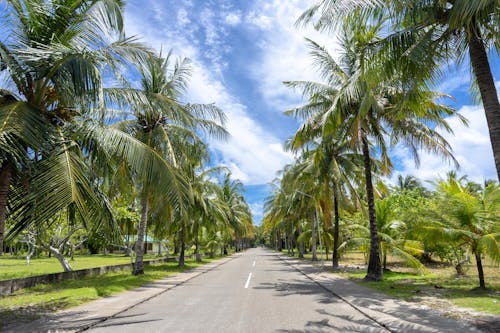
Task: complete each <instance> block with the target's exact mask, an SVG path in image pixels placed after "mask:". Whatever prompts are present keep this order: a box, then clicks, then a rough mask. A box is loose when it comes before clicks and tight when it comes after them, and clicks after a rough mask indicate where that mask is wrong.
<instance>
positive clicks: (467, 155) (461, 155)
mask: <svg viewBox="0 0 500 333" xmlns="http://www.w3.org/2000/svg"><path fill="white" fill-rule="evenodd" d="M459 113H460V114H461V115H462V116H464V117H466V118H467V119H468V120H469V127H466V126H464V125H463V124H462V123H461V122H460V120H459V119H458V117H456V116H454V117H450V118H449V119H448V122H449V124H450V126H451V127H452V128H453V130H454V133H455V135H453V134H449V133H441V134H442V135H443V136H444V137H445V139H446V140H447V141H448V142H449V143H450V145H451V147H452V149H453V152H454V156H455V158H456V159H457V160H458V162H459V164H460V168H459V170H458V173H459V174H464V175H467V176H468V177H469V179H471V180H473V181H475V182H478V183H482V182H483V181H484V180H485V179H496V169H495V163H494V160H493V152H492V149H491V144H490V139H489V131H488V126H487V124H486V118H485V114H484V109H483V107H482V106H463V107H462V108H461V109H460V110H459ZM394 154H395V156H396V157H397V158H398V159H400V160H401V162H402V166H401V169H400V170H396V172H395V175H397V173H398V172H401V173H403V174H411V175H415V176H416V177H418V178H420V179H423V180H431V181H434V180H437V179H439V178H444V177H445V175H446V173H447V172H448V171H450V170H453V169H454V166H453V165H451V164H449V163H445V162H443V159H442V158H440V157H438V156H436V155H432V154H429V153H424V152H423V153H421V155H420V157H421V158H420V160H421V166H420V168H418V169H417V168H416V167H415V164H414V162H413V159H412V158H411V157H410V154H409V151H408V150H407V149H406V148H403V147H398V148H396V149H395V151H394ZM395 175H394V176H393V177H395Z"/></svg>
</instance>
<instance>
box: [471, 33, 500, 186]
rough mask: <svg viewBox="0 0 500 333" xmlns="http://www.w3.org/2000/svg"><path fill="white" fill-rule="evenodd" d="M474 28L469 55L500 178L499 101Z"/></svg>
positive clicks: (479, 39)
mask: <svg viewBox="0 0 500 333" xmlns="http://www.w3.org/2000/svg"><path fill="white" fill-rule="evenodd" d="M476 30H477V31H476V33H471V34H470V36H469V55H470V61H471V64H472V68H473V71H474V75H475V77H476V81H477V84H478V86H479V91H480V92H481V99H482V101H483V105H484V112H485V114H486V120H487V122H488V129H489V132H490V141H491V147H492V148H493V156H494V158H495V165H496V169H497V177H498V179H499V180H500V103H499V101H498V95H497V90H496V88H495V82H494V81H493V75H492V74H491V68H490V64H489V62H488V55H487V53H486V49H485V47H484V43H483V40H482V39H481V35H480V32H479V29H476Z"/></svg>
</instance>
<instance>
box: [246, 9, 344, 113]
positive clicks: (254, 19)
mask: <svg viewBox="0 0 500 333" xmlns="http://www.w3.org/2000/svg"><path fill="white" fill-rule="evenodd" d="M310 5H311V2H310V1H298V0H292V1H286V2H285V1H281V0H274V1H267V0H260V1H256V3H255V8H256V11H257V10H258V11H259V13H260V14H256V11H255V12H252V13H251V14H250V16H249V18H248V20H249V22H250V23H251V24H254V25H255V26H256V27H257V28H259V29H261V30H265V32H259V37H260V38H261V40H258V45H259V46H260V48H261V56H260V57H258V58H257V59H255V62H254V63H253V64H251V69H252V72H253V77H254V79H255V80H256V81H258V82H259V89H260V92H261V94H262V95H263V97H264V99H265V101H266V102H267V103H268V104H269V105H270V106H271V107H273V108H275V109H276V110H277V111H279V112H281V111H284V110H286V109H288V108H290V107H293V106H297V105H299V104H300V103H301V100H302V99H301V97H300V92H294V91H292V90H291V89H290V88H287V87H285V86H284V85H283V81H292V80H318V76H317V75H316V72H315V71H314V69H313V63H312V61H311V59H310V56H309V51H308V48H307V44H306V42H305V40H304V37H308V38H310V39H313V40H314V41H316V42H318V43H320V45H326V46H328V48H329V49H330V50H332V49H333V48H335V45H336V43H335V42H333V39H332V38H329V37H327V36H325V35H324V34H320V33H318V32H317V31H315V30H314V29H312V28H311V27H307V28H297V27H295V21H296V20H297V18H298V17H299V16H300V14H301V13H302V12H303V11H304V10H305V9H307V8H308V7H309V6H310Z"/></svg>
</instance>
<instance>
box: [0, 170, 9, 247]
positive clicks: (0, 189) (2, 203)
mask: <svg viewBox="0 0 500 333" xmlns="http://www.w3.org/2000/svg"><path fill="white" fill-rule="evenodd" d="M11 176H12V166H11V164H10V163H9V162H4V164H3V165H2V168H1V169H0V256H1V255H3V240H4V234H5V220H6V219H7V196H8V195H9V186H10V178H11Z"/></svg>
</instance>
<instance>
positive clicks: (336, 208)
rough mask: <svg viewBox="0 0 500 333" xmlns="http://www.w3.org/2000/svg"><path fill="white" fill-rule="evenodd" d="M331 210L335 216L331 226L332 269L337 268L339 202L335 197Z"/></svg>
mask: <svg viewBox="0 0 500 333" xmlns="http://www.w3.org/2000/svg"><path fill="white" fill-rule="evenodd" d="M333 210H334V214H335V223H334V225H333V254H332V267H333V268H338V267H339V251H338V247H339V220H340V216H339V201H338V200H337V196H336V195H335V196H334V197H333Z"/></svg>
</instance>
